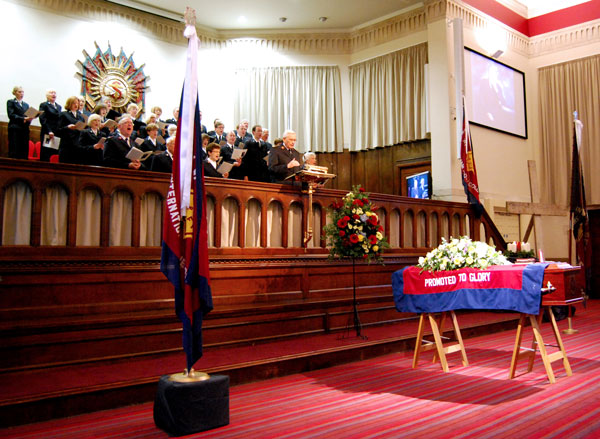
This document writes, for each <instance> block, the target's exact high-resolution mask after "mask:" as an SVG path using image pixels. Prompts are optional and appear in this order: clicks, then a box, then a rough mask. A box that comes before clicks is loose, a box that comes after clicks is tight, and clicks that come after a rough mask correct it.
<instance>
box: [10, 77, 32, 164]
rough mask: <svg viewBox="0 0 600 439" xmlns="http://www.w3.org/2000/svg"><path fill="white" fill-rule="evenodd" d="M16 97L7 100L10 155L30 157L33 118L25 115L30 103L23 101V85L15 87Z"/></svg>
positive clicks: (13, 92)
mask: <svg viewBox="0 0 600 439" xmlns="http://www.w3.org/2000/svg"><path fill="white" fill-rule="evenodd" d="M12 94H13V96H14V97H15V98H14V99H10V100H9V101H7V102H6V110H7V113H8V156H9V157H11V158H13V159H25V160H27V157H29V125H30V124H31V120H32V119H31V118H30V117H27V116H26V115H25V112H26V111H27V109H28V108H29V105H28V104H27V103H26V102H25V101H23V96H25V92H24V91H23V87H21V86H18V85H17V86H15V87H13V90H12Z"/></svg>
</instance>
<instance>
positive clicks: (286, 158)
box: [269, 130, 302, 182]
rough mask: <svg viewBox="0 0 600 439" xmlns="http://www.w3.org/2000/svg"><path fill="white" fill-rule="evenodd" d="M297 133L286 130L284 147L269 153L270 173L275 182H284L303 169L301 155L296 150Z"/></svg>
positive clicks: (273, 149)
mask: <svg viewBox="0 0 600 439" xmlns="http://www.w3.org/2000/svg"><path fill="white" fill-rule="evenodd" d="M294 146H296V133H295V132H294V131H292V130H286V131H285V132H284V133H283V146H282V147H281V148H272V149H271V151H270V152H269V171H270V172H271V178H272V180H273V181H274V182H282V181H284V180H285V179H286V177H289V176H290V175H292V174H294V173H296V172H298V171H299V170H300V169H301V168H302V158H301V157H300V153H299V152H298V151H296V150H295V149H294Z"/></svg>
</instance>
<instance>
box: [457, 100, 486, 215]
mask: <svg viewBox="0 0 600 439" xmlns="http://www.w3.org/2000/svg"><path fill="white" fill-rule="evenodd" d="M460 171H461V177H462V184H463V188H464V190H465V194H466V195H467V201H468V202H469V203H470V204H471V205H472V206H473V208H474V209H475V212H476V213H477V215H478V216H479V215H481V214H482V213H483V206H482V205H481V202H480V201H479V183H478V182H477V169H476V168H475V156H474V154H473V142H472V140H471V129H470V128H469V121H468V119H467V111H466V108H465V98H464V96H463V125H462V135H461V141H460Z"/></svg>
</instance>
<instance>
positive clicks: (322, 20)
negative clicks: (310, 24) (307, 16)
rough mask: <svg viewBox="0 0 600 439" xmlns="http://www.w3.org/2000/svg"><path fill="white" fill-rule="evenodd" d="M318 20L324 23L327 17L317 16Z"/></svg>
mask: <svg viewBox="0 0 600 439" xmlns="http://www.w3.org/2000/svg"><path fill="white" fill-rule="evenodd" d="M319 21H320V22H321V23H325V22H326V21H327V17H319Z"/></svg>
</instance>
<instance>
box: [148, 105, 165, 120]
mask: <svg viewBox="0 0 600 439" xmlns="http://www.w3.org/2000/svg"><path fill="white" fill-rule="evenodd" d="M150 112H151V113H152V114H156V120H158V121H161V120H160V116H162V108H160V107H152V109H151V110H150ZM161 122H163V121H161Z"/></svg>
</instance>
